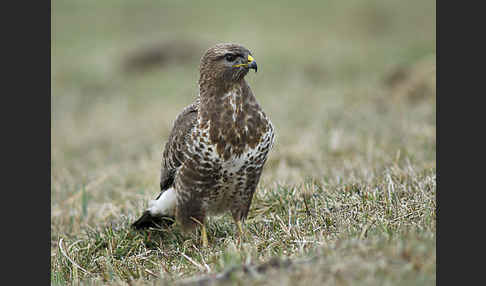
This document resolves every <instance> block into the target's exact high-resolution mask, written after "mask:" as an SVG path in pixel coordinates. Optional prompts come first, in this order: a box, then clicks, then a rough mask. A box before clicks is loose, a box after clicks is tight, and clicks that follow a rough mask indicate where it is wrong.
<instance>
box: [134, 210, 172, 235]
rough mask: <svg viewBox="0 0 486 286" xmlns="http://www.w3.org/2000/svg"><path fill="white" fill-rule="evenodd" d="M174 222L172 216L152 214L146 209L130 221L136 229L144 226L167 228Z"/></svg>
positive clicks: (144, 227)
mask: <svg viewBox="0 0 486 286" xmlns="http://www.w3.org/2000/svg"><path fill="white" fill-rule="evenodd" d="M173 223H174V218H173V217H171V216H154V215H152V214H151V213H150V212H149V211H148V210H146V211H145V212H144V213H143V214H142V216H141V217H140V218H139V219H137V220H136V221H135V222H134V223H132V227H133V228H135V229H136V230H140V229H146V228H150V227H152V228H167V227H169V226H171V225H172V224H173Z"/></svg>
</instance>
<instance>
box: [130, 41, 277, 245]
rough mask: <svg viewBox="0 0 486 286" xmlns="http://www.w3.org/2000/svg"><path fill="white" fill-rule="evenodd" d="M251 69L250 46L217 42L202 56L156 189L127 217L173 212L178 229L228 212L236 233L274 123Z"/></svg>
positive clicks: (152, 219) (159, 218) (154, 218)
mask: <svg viewBox="0 0 486 286" xmlns="http://www.w3.org/2000/svg"><path fill="white" fill-rule="evenodd" d="M250 69H254V70H255V72H256V71H257V64H256V61H255V60H254V58H253V57H252V54H251V52H250V51H249V50H248V49H246V48H245V47H243V46H241V45H238V44H233V43H223V44H217V45H215V46H214V47H212V48H210V49H208V50H207V51H206V52H205V54H204V55H203V57H202V58H201V62H200V68H199V72H200V77H199V95H198V96H197V98H196V99H195V101H194V102H193V103H192V104H191V105H189V106H187V107H186V108H184V110H183V111H182V112H181V113H180V114H179V115H178V116H177V118H176V120H175V122H174V126H173V128H172V130H171V132H170V134H169V138H168V141H167V143H166V144H165V148H164V151H163V156H162V171H161V180H160V189H161V193H160V194H159V195H158V197H157V198H156V199H155V200H152V201H150V202H149V208H148V209H147V210H146V211H145V212H144V213H143V215H142V216H141V217H140V218H139V219H138V220H137V221H135V222H134V223H133V225H132V226H133V227H134V228H136V229H144V228H148V227H156V226H160V225H161V223H162V222H163V221H164V218H165V217H172V218H173V217H175V221H176V223H177V224H179V225H180V227H181V228H182V230H183V231H189V230H191V229H194V228H195V227H196V226H197V225H200V226H201V239H202V243H203V245H204V246H207V243H208V242H207V234H206V228H205V226H204V221H205V217H206V216H207V215H216V214H221V213H223V212H226V211H230V212H231V214H232V216H233V219H234V221H235V223H236V224H237V226H238V232H239V235H240V236H241V235H242V234H243V230H242V226H241V222H242V221H243V220H244V219H246V217H247V216H248V210H249V209H250V204H251V201H252V198H253V194H254V192H255V189H256V187H257V184H258V181H259V179H260V175H261V173H262V170H263V166H264V164H265V162H266V160H267V157H268V152H269V151H270V149H271V148H272V146H273V143H274V127H273V125H272V123H271V122H270V120H269V118H268V117H267V115H266V114H265V112H263V110H262V108H261V107H260V105H259V104H258V102H257V101H256V99H255V96H254V95H253V92H252V91H251V89H250V86H249V85H248V83H247V82H246V80H245V76H246V74H247V73H248V71H249V70H250Z"/></svg>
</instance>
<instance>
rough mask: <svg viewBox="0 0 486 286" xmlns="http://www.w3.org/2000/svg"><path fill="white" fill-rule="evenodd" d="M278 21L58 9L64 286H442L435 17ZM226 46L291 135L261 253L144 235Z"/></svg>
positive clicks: (270, 198)
mask: <svg viewBox="0 0 486 286" xmlns="http://www.w3.org/2000/svg"><path fill="white" fill-rule="evenodd" d="M280 3H281V2H278V3H277V2H271V1H265V2H263V1H261V3H260V1H242V2H237V3H230V2H228V1H216V2H214V5H211V6H209V5H207V4H203V3H199V2H190V1H177V2H170V3H162V2H160V1H147V0H144V1H136V2H134V1H86V0H83V1H69V2H68V1H53V2H52V48H51V51H52V60H51V65H52V69H51V70H52V72H51V78H52V80H51V87H52V95H51V107H52V108H51V109H52V114H51V119H52V120H51V122H52V123H51V130H52V133H51V134H52V135H51V142H52V145H51V154H52V155H51V186H52V187H51V280H52V284H54V285H58V284H60V285H64V284H77V283H81V284H88V285H91V284H95V285H98V284H100V285H101V284H103V285H105V284H113V285H127V284H130V285H147V284H150V285H152V284H154V283H157V284H162V285H163V284H164V283H166V284H171V283H173V282H175V281H177V282H179V283H181V284H194V285H204V283H207V282H210V281H212V282H214V283H215V284H221V285H223V284H228V283H229V284H240V285H244V284H245V285H246V284H247V283H249V282H251V283H253V284H255V285H312V284H318V283H325V284H331V285H335V284H337V285H349V284H359V285H363V284H364V285H410V284H413V285H417V284H424V285H434V284H435V280H436V279H435V272H436V266H435V263H436V243H435V239H436V213H435V209H436V201H435V195H436V155H435V154H436V153H435V152H436V134H435V133H436V120H435V118H436V90H435V20H436V17H435V1H418V0H417V1H411V2H410V1H408V2H404V1H398V0H396V1H377V0H376V1H363V0H359V1H358V0H353V1H316V2H312V1H309V2H305V3H299V4H297V3H296V2H293V1H288V3H285V4H287V5H283V4H280ZM225 41H232V42H239V43H242V44H244V45H245V46H247V47H248V48H249V49H250V50H251V51H252V53H253V54H254V56H255V59H256V60H257V62H258V66H259V71H258V73H257V74H254V73H250V74H249V75H248V77H247V80H248V81H249V83H250V85H251V86H252V89H253V91H254V93H255V95H256V97H257V99H258V100H259V101H260V103H261V105H262V106H263V107H264V109H265V111H266V113H267V114H268V115H269V116H270V118H271V119H272V122H273V124H274V125H275V127H276V130H277V135H278V136H277V139H276V146H275V148H274V150H273V151H272V152H271V153H270V158H269V160H268V162H267V165H266V168H265V171H264V173H263V175H262V179H261V181H260V184H259V186H258V191H257V193H256V196H255V198H254V201H253V204H252V206H251V210H250V214H249V219H248V220H247V222H246V225H245V228H246V238H245V240H244V242H243V244H242V245H238V243H237V239H236V236H235V234H236V228H235V225H234V224H233V222H232V219H231V217H230V216H229V215H224V216H221V217H212V218H210V219H209V224H208V225H209V228H208V232H209V233H208V235H209V242H210V247H209V248H208V249H204V248H202V247H201V246H200V244H199V234H198V233H194V234H182V233H181V232H180V231H179V230H178V229H177V227H176V226H175V227H172V228H170V229H168V230H160V231H152V232H135V231H133V230H131V229H130V228H129V224H130V223H131V222H132V221H133V220H134V219H135V218H136V217H137V216H139V215H140V214H141V212H142V211H143V209H144V208H145V207H146V205H147V201H148V200H149V199H153V198H154V196H155V195H156V194H157V192H158V182H159V174H160V173H159V172H160V163H161V160H160V158H161V152H162V147H163V144H164V143H165V140H166V138H167V135H168V132H169V130H170V127H171V124H172V121H173V120H174V118H175V116H176V115H177V114H178V113H179V112H180V111H181V110H182V108H183V107H184V106H185V105H187V104H189V103H190V102H191V101H192V99H193V98H194V96H195V95H196V94H197V78H198V71H197V67H198V65H199V58H200V56H201V55H202V53H203V51H204V50H205V49H207V48H208V47H209V46H211V45H213V44H214V43H217V42H225Z"/></svg>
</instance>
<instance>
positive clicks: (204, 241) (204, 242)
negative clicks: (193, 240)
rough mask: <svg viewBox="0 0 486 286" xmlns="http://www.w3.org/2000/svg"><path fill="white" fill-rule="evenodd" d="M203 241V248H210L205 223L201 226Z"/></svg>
mask: <svg viewBox="0 0 486 286" xmlns="http://www.w3.org/2000/svg"><path fill="white" fill-rule="evenodd" d="M201 241H202V246H203V247H208V234H207V233H206V225H205V224H204V223H203V224H202V226H201Z"/></svg>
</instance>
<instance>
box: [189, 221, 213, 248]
mask: <svg viewBox="0 0 486 286" xmlns="http://www.w3.org/2000/svg"><path fill="white" fill-rule="evenodd" d="M191 219H192V220H193V221H195V222H196V223H197V224H199V225H200V226H201V243H202V246H203V247H208V244H209V243H208V234H207V232H206V225H205V224H204V221H202V222H201V221H199V220H198V219H196V218H194V217H191Z"/></svg>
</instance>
